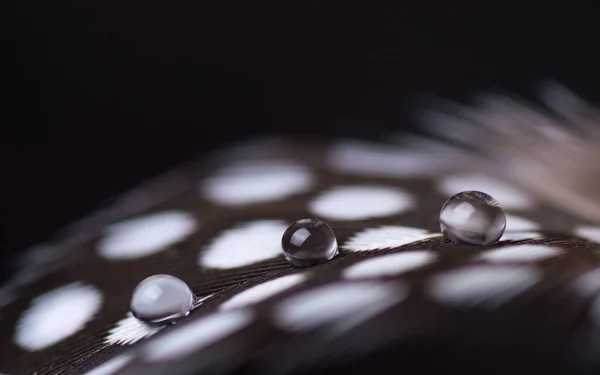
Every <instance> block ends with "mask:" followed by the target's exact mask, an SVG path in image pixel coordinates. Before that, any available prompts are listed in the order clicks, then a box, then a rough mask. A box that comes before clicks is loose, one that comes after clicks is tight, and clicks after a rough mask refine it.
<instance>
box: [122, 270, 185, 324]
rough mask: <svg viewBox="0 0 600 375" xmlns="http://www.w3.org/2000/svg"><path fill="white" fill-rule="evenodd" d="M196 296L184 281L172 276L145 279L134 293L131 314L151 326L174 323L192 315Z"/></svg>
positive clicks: (156, 276) (155, 276)
mask: <svg viewBox="0 0 600 375" xmlns="http://www.w3.org/2000/svg"><path fill="white" fill-rule="evenodd" d="M195 300H196V296H195V295H194V293H193V292H192V291H191V290H190V288H189V287H188V285H187V284H186V283H185V282H183V281H182V280H180V279H178V278H176V277H174V276H170V275H154V276H150V277H148V278H147V279H144V280H143V281H142V282H141V283H139V284H138V286H137V287H136V288H135V290H134V291H133V296H132V297H131V313H132V314H133V316H135V317H136V318H137V319H139V320H141V321H143V322H146V323H151V324H168V323H174V322H175V321H176V320H177V319H179V318H182V317H184V316H186V315H188V314H189V313H190V311H192V309H193V308H194V301H195Z"/></svg>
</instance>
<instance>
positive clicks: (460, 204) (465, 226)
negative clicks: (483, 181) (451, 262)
mask: <svg viewBox="0 0 600 375" xmlns="http://www.w3.org/2000/svg"><path fill="white" fill-rule="evenodd" d="M440 227H441V230H442V233H443V234H444V236H446V238H448V239H449V240H450V241H452V242H454V243H467V244H472V245H489V244H491V243H494V242H496V241H498V240H499V239H500V237H501V236H502V234H503V233H504V229H505V228H506V215H505V214H504V210H502V208H501V207H500V206H499V205H498V202H497V201H496V200H495V199H494V198H492V197H491V196H490V195H488V194H486V193H482V192H480V191H463V192H462V193H458V194H456V195H454V196H452V197H451V198H450V199H448V200H447V201H446V203H444V206H443V207H442V210H441V212H440Z"/></svg>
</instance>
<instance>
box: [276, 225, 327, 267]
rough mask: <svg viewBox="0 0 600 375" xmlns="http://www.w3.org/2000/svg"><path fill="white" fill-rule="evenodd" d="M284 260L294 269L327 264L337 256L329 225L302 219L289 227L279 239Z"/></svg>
mask: <svg viewBox="0 0 600 375" xmlns="http://www.w3.org/2000/svg"><path fill="white" fill-rule="evenodd" d="M281 246H282V247H283V254H284V255H285V259H286V260H287V261H288V262H289V263H290V264H291V265H292V266H295V267H308V266H313V265H315V264H319V263H323V262H327V261H328V260H330V259H332V258H333V257H335V256H336V255H337V254H338V245H337V240H336V239H335V234H334V233H333V230H332V229H331V227H329V225H327V224H325V223H324V222H322V221H321V220H317V219H302V220H298V221H296V222H295V223H294V224H292V225H290V227H289V228H288V229H286V231H285V233H283V237H282V239H281Z"/></svg>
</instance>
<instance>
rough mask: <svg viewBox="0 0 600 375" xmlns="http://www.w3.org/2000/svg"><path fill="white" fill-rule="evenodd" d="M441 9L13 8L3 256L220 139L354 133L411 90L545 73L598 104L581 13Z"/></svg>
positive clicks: (282, 5)
mask: <svg viewBox="0 0 600 375" xmlns="http://www.w3.org/2000/svg"><path fill="white" fill-rule="evenodd" d="M440 3H441V4H437V3H431V4H430V3H427V2H415V1H413V2H401V1H388V2H381V3H378V2H356V3H353V2H321V1H296V2H292V1H289V2H284V1H259V2H218V1H217V2H200V1H195V2H194V1H179V2H159V1H153V0H149V1H148V0H146V1H137V0H134V1H110V0H108V1H106V0H103V1H97V0H77V1H75V0H59V1H42V0H22V1H20V2H19V3H18V4H16V9H15V11H16V13H15V16H14V17H13V20H14V21H15V22H14V23H15V26H14V27H12V28H11V30H10V31H9V33H8V34H7V35H8V36H9V39H11V41H12V42H14V43H12V44H13V45H14V46H15V47H16V50H15V52H14V53H13V52H12V49H8V50H5V51H10V52H9V53H7V54H6V57H7V60H8V61H14V66H13V68H12V70H8V71H5V72H4V73H5V74H6V75H7V80H6V81H7V82H8V81H9V80H8V78H10V84H8V85H4V86H3V88H4V89H5V90H6V94H7V95H6V97H7V98H8V100H7V101H5V104H8V111H7V116H6V119H5V120H4V121H2V122H3V123H4V124H5V125H6V126H5V128H4V132H3V133H4V135H3V136H2V144H1V149H0V150H1V165H0V167H1V171H2V173H1V177H0V185H1V188H0V189H1V191H0V193H1V194H2V195H1V196H2V204H1V205H0V209H1V218H0V220H1V221H0V223H1V232H0V235H1V238H0V248H1V250H0V251H1V255H2V256H4V257H6V258H5V259H9V258H10V257H11V256H12V254H14V252H15V251H18V250H20V249H22V248H24V247H26V246H29V245H31V244H35V243H37V242H39V241H42V240H44V239H45V238H48V237H49V236H50V235H51V234H52V233H53V232H54V231H56V230H57V229H59V228H60V227H62V226H63V225H65V224H67V223H68V222H69V221H71V220H73V219H75V218H78V217H80V216H83V215H85V214H86V213H88V212H89V211H90V210H92V209H93V208H94V207H96V206H97V205H98V202H100V201H102V200H103V199H105V198H107V197H110V196H113V195H114V194H116V193H119V192H122V191H124V190H127V189H129V188H131V187H132V186H135V185H136V184H137V183H138V182H139V181H140V180H142V179H144V178H148V177H151V176H153V175H155V174H157V173H160V172H162V171H164V170H165V169H167V168H169V167H170V166H172V165H174V164H176V163H178V162H180V161H183V160H185V159H187V158H189V157H191V156H194V155H196V154H198V153H202V152H207V151H210V150H211V149H213V148H214V147H216V146H218V145H220V144H222V143H223V142H227V141H232V140H236V139H245V138H247V137H250V136H253V135H258V134H262V133H270V132H277V133H289V134H292V135H295V136H298V137H305V136H320V137H330V136H336V135H343V136H370V135H374V134H377V133H378V132H382V131H385V130H389V129H400V128H405V127H407V126H411V125H412V124H411V121H410V117H409V116H407V108H406V105H405V104H406V101H407V100H408V99H410V98H411V96H412V95H413V94H415V93H419V92H430V93H435V94H439V95H444V96H448V97H451V98H461V97H464V96H465V95H468V94H469V93H472V92H473V91H475V90H477V89H485V88H489V87H491V86H494V85H496V86H500V87H503V88H506V89H508V90H511V91H516V92H518V93H523V94H524V95H527V93H528V92H530V91H531V89H533V88H535V84H536V82H537V80H538V79H539V78H544V77H553V78H556V79H558V80H560V81H562V82H563V83H565V84H567V85H568V86H569V87H571V88H572V89H574V90H576V91H577V92H579V93H581V94H583V95H585V96H587V97H588V98H590V99H593V100H596V99H597V98H598V94H599V93H600V89H599V86H598V83H599V81H600V80H599V72H600V64H599V63H600V55H599V53H598V49H599V48H598V47H597V45H598V42H597V38H598V35H597V31H596V29H597V21H598V16H599V13H598V9H597V6H593V5H585V4H581V5H577V4H575V3H572V2H569V3H566V2H562V3H556V4H549V3H544V4H542V5H540V4H535V3H533V2H531V3H527V2H525V3H517V2H514V3H510V2H501V3H500V2H499V3H494V2H475V1H471V2H445V3H442V2H440ZM6 264H8V263H6V262H4V265H5V269H6Z"/></svg>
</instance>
